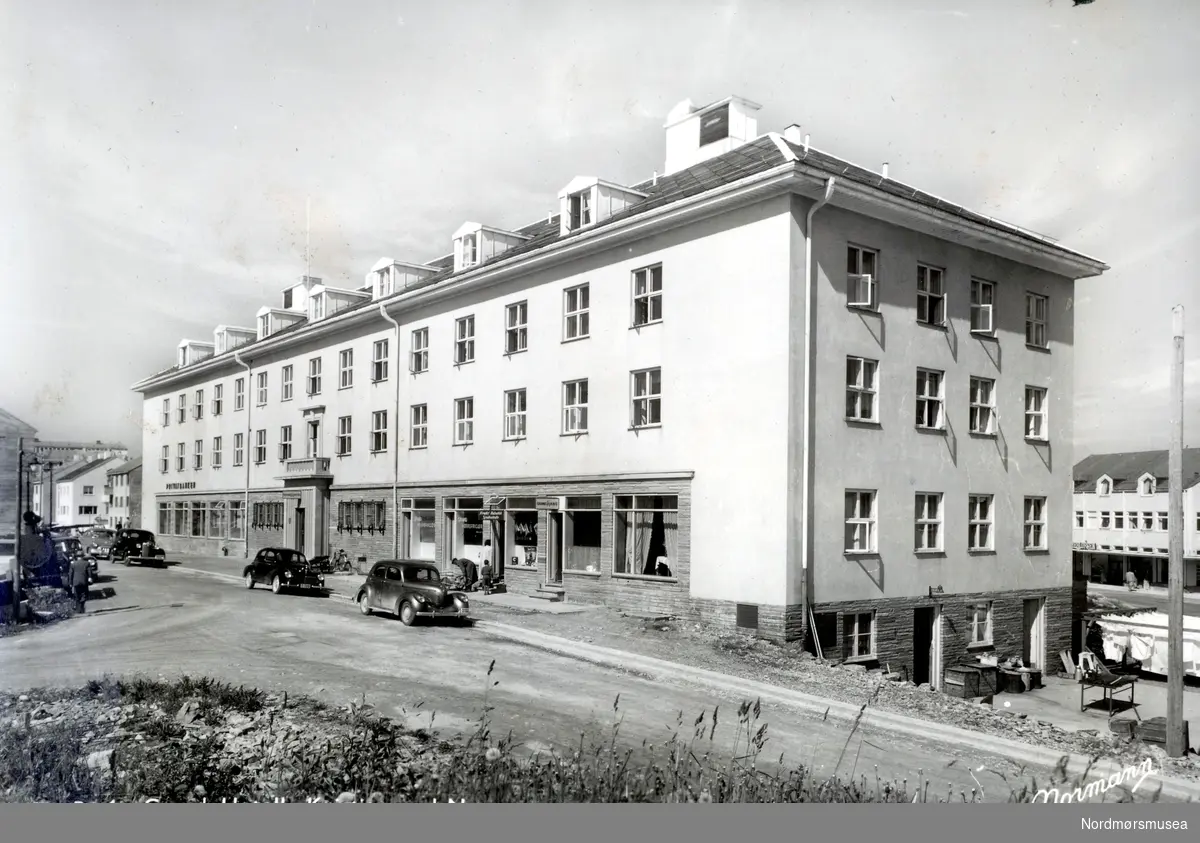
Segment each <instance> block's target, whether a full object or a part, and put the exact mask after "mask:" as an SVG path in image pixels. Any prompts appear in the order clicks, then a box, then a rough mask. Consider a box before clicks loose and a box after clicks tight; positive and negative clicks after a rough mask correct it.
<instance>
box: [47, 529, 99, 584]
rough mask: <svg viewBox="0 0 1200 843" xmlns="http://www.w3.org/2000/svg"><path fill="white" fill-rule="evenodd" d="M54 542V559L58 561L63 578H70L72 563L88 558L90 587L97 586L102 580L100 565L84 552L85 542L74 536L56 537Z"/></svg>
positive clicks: (94, 558)
mask: <svg viewBox="0 0 1200 843" xmlns="http://www.w3.org/2000/svg"><path fill="white" fill-rule="evenodd" d="M53 541H54V557H55V559H56V560H57V561H58V564H59V567H60V570H61V571H62V576H63V577H66V578H69V577H70V574H71V562H72V561H74V560H76V559H82V558H85V557H86V558H87V578H88V585H95V584H96V581H97V580H98V579H99V578H100V563H99V562H97V561H96V557H94V556H90V555H88V554H87V553H86V552H85V551H84V549H83V542H81V541H80V540H79V539H77V538H75V537H74V536H55V537H54V539H53Z"/></svg>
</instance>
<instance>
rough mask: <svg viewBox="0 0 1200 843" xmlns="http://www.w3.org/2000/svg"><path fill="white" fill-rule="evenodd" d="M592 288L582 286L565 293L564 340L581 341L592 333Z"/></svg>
mask: <svg viewBox="0 0 1200 843" xmlns="http://www.w3.org/2000/svg"><path fill="white" fill-rule="evenodd" d="M590 320H591V287H590V286H589V285H587V284H580V285H579V286H578V287H571V288H569V289H567V290H564V291H563V339H565V340H579V339H583V338H584V337H587V336H589V335H590V333H591V322H590Z"/></svg>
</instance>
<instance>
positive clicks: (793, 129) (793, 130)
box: [783, 123, 804, 144]
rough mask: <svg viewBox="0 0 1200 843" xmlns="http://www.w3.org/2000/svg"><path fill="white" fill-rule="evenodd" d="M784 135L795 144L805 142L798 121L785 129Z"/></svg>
mask: <svg viewBox="0 0 1200 843" xmlns="http://www.w3.org/2000/svg"><path fill="white" fill-rule="evenodd" d="M783 137H784V138H785V139H786V140H789V141H791V142H792V143H795V144H801V143H804V136H803V135H802V134H801V133H800V125H799V124H798V123H793V124H792V125H790V126H788V127H787V128H786V129H784V130H783Z"/></svg>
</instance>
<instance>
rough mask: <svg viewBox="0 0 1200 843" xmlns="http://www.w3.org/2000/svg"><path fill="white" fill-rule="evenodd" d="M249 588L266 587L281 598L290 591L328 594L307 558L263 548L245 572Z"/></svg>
mask: <svg viewBox="0 0 1200 843" xmlns="http://www.w3.org/2000/svg"><path fill="white" fill-rule="evenodd" d="M242 576H243V577H244V578H245V580H246V588H254V586H255V585H256V584H257V583H266V584H268V585H270V586H271V591H273V592H275V593H276V594H282V593H283V592H284V591H287V590H289V589H309V590H312V589H320V590H322V591H324V590H325V577H324V575H323V574H321V573H320V572H319V571H317V570H315V569H314V568H313V566H312V564H311V563H309V561H308V559H307V558H305V556H304V554H303V553H301V552H300V551H298V550H292V549H290V548H286V547H264V548H263V549H262V550H260V551H259V552H258V553H256V554H255V555H254V561H253V562H251V563H250V564H249V565H247V566H246V569H245V570H244V571H242Z"/></svg>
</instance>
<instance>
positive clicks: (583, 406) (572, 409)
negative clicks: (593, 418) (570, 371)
mask: <svg viewBox="0 0 1200 843" xmlns="http://www.w3.org/2000/svg"><path fill="white" fill-rule="evenodd" d="M587 432H588V382H587V378H583V379H581V380H575V381H567V382H565V383H564V384H563V433H572V434H576V435H578V434H581V433H587Z"/></svg>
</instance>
